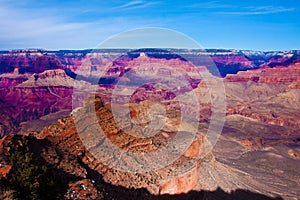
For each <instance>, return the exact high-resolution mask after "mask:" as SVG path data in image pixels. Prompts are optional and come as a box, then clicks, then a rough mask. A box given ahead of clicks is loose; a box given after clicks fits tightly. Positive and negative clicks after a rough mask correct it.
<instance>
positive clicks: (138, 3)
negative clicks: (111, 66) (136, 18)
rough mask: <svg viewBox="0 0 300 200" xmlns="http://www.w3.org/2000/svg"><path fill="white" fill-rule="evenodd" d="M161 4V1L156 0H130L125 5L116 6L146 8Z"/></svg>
mask: <svg viewBox="0 0 300 200" xmlns="http://www.w3.org/2000/svg"><path fill="white" fill-rule="evenodd" d="M156 4H159V2H156V1H152V2H146V1H142V0H133V1H129V2H127V3H125V4H123V5H120V6H117V7H115V8H116V9H124V10H125V9H126V10H129V9H139V8H146V7H149V6H152V5H156Z"/></svg>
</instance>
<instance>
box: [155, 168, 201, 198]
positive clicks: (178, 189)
mask: <svg viewBox="0 0 300 200" xmlns="http://www.w3.org/2000/svg"><path fill="white" fill-rule="evenodd" d="M197 183H198V171H197V168H194V169H193V170H191V171H189V172H187V173H186V174H184V175H183V176H179V177H175V178H174V179H172V180H170V181H168V182H166V183H165V184H163V185H162V186H161V188H160V194H171V195H174V194H181V193H188V192H189V191H191V190H193V189H194V188H195V187H196V185H197Z"/></svg>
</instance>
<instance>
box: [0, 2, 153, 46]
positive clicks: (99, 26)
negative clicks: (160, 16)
mask: <svg viewBox="0 0 300 200" xmlns="http://www.w3.org/2000/svg"><path fill="white" fill-rule="evenodd" d="M56 13H57V12H54V13H51V11H48V12H47V15H45V10H42V9H40V10H39V9H35V10H34V12H33V11H32V10H30V9H27V8H24V7H18V6H11V5H8V4H6V3H3V2H1V3H0V19H1V20H0V27H1V28H0V49H11V48H30V47H32V48H47V49H66V48H70V49H78V48H93V47H95V46H97V45H98V44H99V43H100V42H101V41H103V40H105V39H106V38H107V37H109V36H111V35H113V34H116V33H119V32H122V31H125V30H127V29H132V28H137V27H140V26H142V25H145V24H146V25H149V26H151V25H152V26H153V25H155V24H157V22H156V21H155V20H154V19H153V20H147V21H145V20H142V19H137V18H135V20H133V18H132V17H130V16H126V17H121V16H120V17H112V16H111V17H101V18H99V19H94V20H92V21H88V22H82V21H76V20H71V21H70V19H68V18H66V17H65V16H58V15H56ZM4 19H5V20H4ZM116 24H118V26H116Z"/></svg>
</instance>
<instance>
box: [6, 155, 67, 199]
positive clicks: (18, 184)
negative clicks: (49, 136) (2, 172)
mask: <svg viewBox="0 0 300 200" xmlns="http://www.w3.org/2000/svg"><path fill="white" fill-rule="evenodd" d="M11 165H12V169H11V171H10V172H9V174H8V176H7V178H6V179H5V180H2V182H3V181H4V182H5V185H6V186H7V187H8V188H13V189H15V190H16V191H18V192H17V197H18V199H63V195H64V192H65V191H66V188H67V184H66V183H65V182H64V181H63V180H62V179H61V178H60V177H58V176H57V175H55V173H54V171H52V170H51V169H50V168H49V167H47V166H46V165H42V164H40V163H39V162H38V161H37V160H36V159H35V158H34V157H33V154H32V153H29V152H27V153H24V152H21V151H16V152H14V153H13V154H12V156H11ZM2 179H3V178H2Z"/></svg>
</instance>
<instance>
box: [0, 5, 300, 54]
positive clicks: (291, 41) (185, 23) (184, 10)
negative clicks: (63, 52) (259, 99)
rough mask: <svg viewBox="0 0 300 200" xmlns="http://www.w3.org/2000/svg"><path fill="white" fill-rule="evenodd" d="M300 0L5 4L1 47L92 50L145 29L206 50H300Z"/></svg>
mask: <svg viewBox="0 0 300 200" xmlns="http://www.w3.org/2000/svg"><path fill="white" fill-rule="evenodd" d="M299 19H300V1H299V0H251V1H249V0H247V1H243V0H227V1H217V0H207V1H201V0H198V1H196V0H195V1H193V0H181V1H179V0H152V1H150V0H115V1H110V0H65V1H62V0H47V1H41V0H23V1H17V0H0V49H1V50H10V49H24V48H26V49H28V48H40V49H48V50H59V49H91V48H95V47H97V46H98V45H99V44H101V42H103V41H105V40H107V38H110V37H112V36H113V35H118V34H120V33H123V32H126V31H130V30H134V29H141V28H145V27H159V28H164V29H170V30H174V31H177V32H180V33H182V34H184V35H186V36H187V37H189V38H191V39H193V40H194V41H196V42H197V43H198V44H199V45H200V46H201V47H202V48H205V49H211V48H218V49H240V50H262V51H273V50H295V49H298V50H299V49H300V20H299Z"/></svg>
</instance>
